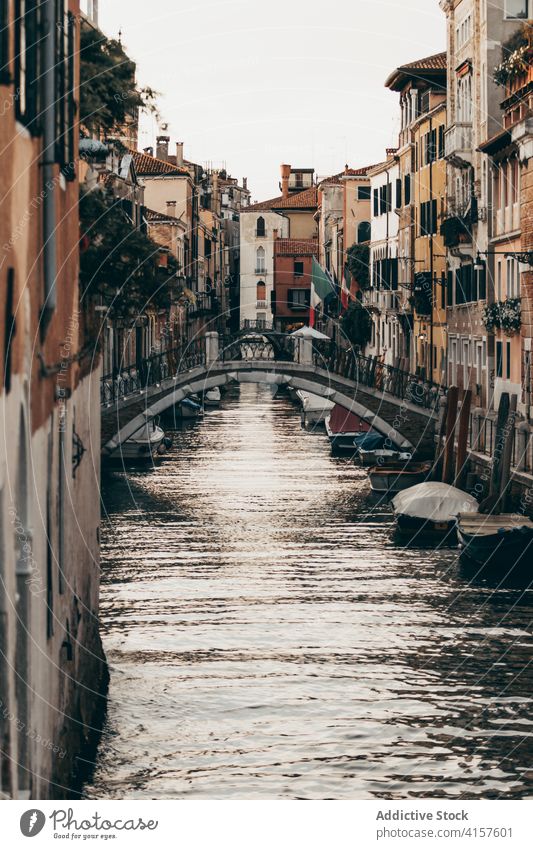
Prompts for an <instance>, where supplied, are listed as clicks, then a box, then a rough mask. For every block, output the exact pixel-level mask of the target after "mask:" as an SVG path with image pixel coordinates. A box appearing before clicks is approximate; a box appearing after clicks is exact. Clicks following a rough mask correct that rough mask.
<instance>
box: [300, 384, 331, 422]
mask: <svg viewBox="0 0 533 849" xmlns="http://www.w3.org/2000/svg"><path fill="white" fill-rule="evenodd" d="M296 396H297V398H298V400H299V401H300V404H301V405H302V421H303V423H304V424H306V425H310V424H320V423H321V422H324V421H325V420H326V418H327V416H329V415H330V413H331V411H332V410H333V407H334V406H335V404H334V403H333V401H328V399H327V398H321V397H320V395H312V394H311V393H310V392H304V391H303V390H302V389H297V390H296Z"/></svg>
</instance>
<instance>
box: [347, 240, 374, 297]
mask: <svg viewBox="0 0 533 849" xmlns="http://www.w3.org/2000/svg"><path fill="white" fill-rule="evenodd" d="M346 265H347V266H348V271H349V272H350V273H351V275H352V277H353V278H354V280H355V281H356V282H357V284H358V286H359V288H360V289H361V290H363V291H364V290H365V289H368V288H369V286H370V270H369V265H370V248H369V246H368V245H360V244H357V243H355V244H354V245H352V246H351V248H348V250H347V251H346Z"/></svg>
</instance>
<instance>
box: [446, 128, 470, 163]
mask: <svg viewBox="0 0 533 849" xmlns="http://www.w3.org/2000/svg"><path fill="white" fill-rule="evenodd" d="M472 139H473V135H472V124H470V123H469V124H461V123H458V124H454V125H453V126H452V127H450V128H449V129H448V130H446V132H445V133H444V155H445V157H446V159H447V160H448V162H451V164H452V165H456V166H457V167H459V168H465V167H466V166H467V165H472V159H473V156H474V151H473V149H472V144H473V142H472Z"/></svg>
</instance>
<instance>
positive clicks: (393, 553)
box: [85, 386, 533, 799]
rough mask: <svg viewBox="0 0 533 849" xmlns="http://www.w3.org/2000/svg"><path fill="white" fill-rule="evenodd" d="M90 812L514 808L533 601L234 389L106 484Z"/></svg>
mask: <svg viewBox="0 0 533 849" xmlns="http://www.w3.org/2000/svg"><path fill="white" fill-rule="evenodd" d="M104 502H105V508H106V511H107V514H106V516H105V517H104V521H103V585H102V608H101V611H102V612H101V619H102V628H103V636H104V644H105V648H106V651H107V656H108V660H109V664H110V669H111V683H110V691H109V709H108V718H107V723H106V726H105V729H104V734H103V738H102V742H101V745H100V748H99V752H98V757H97V762H96V767H95V771H94V776H93V778H92V780H91V782H90V783H89V784H88V785H87V786H86V787H85V796H86V797H89V798H100V799H103V798H112V799H115V798H124V797H126V798H147V799H148V798H215V799H229V798H234V799H258V798H265V799H269V798H289V799H290V798H304V799H321V798H330V799H332V798H333V799H366V798H387V799H395V798H406V797H411V798H416V797H426V796H440V797H446V798H458V797H461V796H462V797H465V798H469V799H472V798H476V797H484V798H491V797H502V798H524V797H526V796H528V795H529V794H530V792H531V788H532V785H533V769H532V767H531V764H532V762H533V758H532V755H533V744H532V731H533V724H532V717H531V694H532V691H533V688H532V677H533V676H532V675H531V667H530V666H528V664H529V663H530V661H531V649H532V646H533V639H532V637H531V628H530V625H531V611H532V608H533V606H532V604H531V597H530V596H528V595H527V594H526V593H524V592H523V590H522V589H521V588H519V587H509V586H507V587H502V586H500V587H499V586H498V583H497V582H488V583H487V582H483V581H481V580H476V579H475V578H472V575H469V574H466V573H465V572H464V570H463V569H462V567H461V566H460V565H459V564H458V562H457V554H456V552H455V551H453V550H445V551H433V550H428V549H422V548H419V549H408V548H404V547H401V546H399V545H398V544H396V543H395V542H394V540H393V538H392V528H393V524H392V516H391V512H390V509H389V508H388V507H386V506H383V507H376V506H375V505H373V504H372V501H371V499H370V497H369V494H368V485H367V480H366V474H365V473H364V471H362V470H359V469H356V468H355V467H354V466H353V465H352V464H349V463H347V462H346V461H345V460H343V459H332V458H331V456H330V452H329V446H328V441H327V438H326V436H325V435H321V434H320V435H318V434H309V433H306V432H305V431H303V430H302V429H301V427H300V420H299V416H298V413H297V410H296V408H295V407H294V405H293V404H292V403H291V401H290V400H289V399H288V398H287V397H281V398H277V399H274V400H272V398H271V393H270V391H269V390H268V389H267V388H265V387H260V386H243V387H241V388H240V389H238V388H235V389H232V390H231V393H229V394H228V395H226V396H225V398H224V402H223V407H222V409H220V410H217V411H213V412H211V413H209V414H207V415H206V416H205V418H204V419H203V420H202V421H201V422H199V423H197V424H195V425H194V426H193V427H191V428H188V429H186V430H184V431H183V432H181V433H180V434H178V435H177V437H176V440H175V446H174V448H173V449H172V452H171V454H170V456H167V458H166V459H165V460H164V461H163V462H162V463H161V464H160V465H159V466H158V467H157V468H155V469H147V470H128V473H127V474H124V473H123V472H116V473H114V474H112V475H111V476H108V477H107V478H106V480H105V482H104Z"/></svg>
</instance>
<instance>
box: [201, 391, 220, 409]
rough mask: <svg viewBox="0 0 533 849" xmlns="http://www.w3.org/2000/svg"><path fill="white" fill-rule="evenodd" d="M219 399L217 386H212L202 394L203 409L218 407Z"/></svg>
mask: <svg viewBox="0 0 533 849" xmlns="http://www.w3.org/2000/svg"><path fill="white" fill-rule="evenodd" d="M221 397H222V396H221V394H220V389H219V387H218V386H214V387H213V389H208V390H207V391H206V392H204V407H220V400H221Z"/></svg>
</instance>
